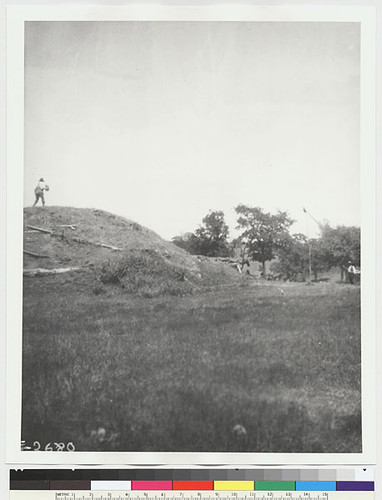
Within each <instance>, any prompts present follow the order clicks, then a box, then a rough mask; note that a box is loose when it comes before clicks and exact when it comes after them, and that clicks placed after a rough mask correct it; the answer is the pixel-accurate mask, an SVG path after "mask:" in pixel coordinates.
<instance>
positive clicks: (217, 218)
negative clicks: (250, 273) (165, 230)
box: [172, 210, 231, 257]
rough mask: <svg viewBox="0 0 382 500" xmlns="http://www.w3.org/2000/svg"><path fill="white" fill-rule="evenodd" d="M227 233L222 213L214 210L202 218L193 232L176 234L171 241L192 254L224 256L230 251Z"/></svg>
mask: <svg viewBox="0 0 382 500" xmlns="http://www.w3.org/2000/svg"><path fill="white" fill-rule="evenodd" d="M228 234H229V230H228V226H227V224H226V223H225V220H224V213H223V212H222V211H219V210H216V211H211V212H210V213H209V214H207V215H206V216H205V217H204V218H203V220H202V224H201V225H200V226H199V227H198V229H196V231H195V232H194V233H187V234H186V235H185V236H183V237H180V236H176V237H175V238H173V240H172V241H173V243H175V245H177V246H179V247H181V248H184V249H185V250H187V251H189V252H190V253H192V254H196V255H206V256H209V257H226V256H228V255H229V254H230V252H231V248H230V245H229V243H228Z"/></svg>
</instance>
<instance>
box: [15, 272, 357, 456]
mask: <svg viewBox="0 0 382 500" xmlns="http://www.w3.org/2000/svg"><path fill="white" fill-rule="evenodd" d="M80 278H81V273H79V274H78V275H75V276H74V275H71V277H69V276H68V275H66V276H46V277H44V278H41V277H40V278H26V279H25V283H24V334H23V335H24V337H23V424H22V439H24V440H26V441H27V442H29V443H31V442H33V441H35V440H38V441H40V443H42V444H44V443H47V442H49V441H51V442H53V441H56V442H57V441H62V442H67V441H72V442H73V443H74V444H75V446H76V449H77V450H81V451H85V450H88V451H93V450H116V451H117V450H119V451H128V450H129V451H252V452H253V451H258V452H359V451H361V393H360V371H361V370H360V355H361V354H360V353H361V349H360V298H359V287H352V286H350V285H345V284H343V285H340V284H334V283H331V284H328V283H321V284H315V285H311V286H307V285H306V284H278V283H277V284H273V283H260V282H258V281H252V282H251V281H246V282H244V283H243V285H242V286H240V285H234V286H232V287H228V286H227V287H220V288H219V289H216V290H210V291H203V292H199V293H194V294H192V295H190V296H186V297H173V296H166V297H156V298H138V297H132V296H129V295H123V294H120V295H118V294H117V295H116V294H114V295H113V294H108V293H101V294H99V295H97V294H95V293H92V292H91V290H89V287H88V286H87V285H86V280H85V281H84V280H81V279H80ZM73 280H74V281H73ZM75 280H78V284H76V283H75ZM74 290H75V291H74ZM237 425H240V426H243V427H244V428H245V431H246V432H241V433H240V432H235V431H234V428H235V426H237Z"/></svg>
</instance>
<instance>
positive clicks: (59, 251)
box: [24, 206, 242, 297]
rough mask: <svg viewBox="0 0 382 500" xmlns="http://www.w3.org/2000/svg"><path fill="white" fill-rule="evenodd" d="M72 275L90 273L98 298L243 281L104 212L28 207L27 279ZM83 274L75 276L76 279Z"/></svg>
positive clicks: (184, 291)
mask: <svg viewBox="0 0 382 500" xmlns="http://www.w3.org/2000/svg"><path fill="white" fill-rule="evenodd" d="M69 270H73V272H74V271H84V272H86V274H87V278H88V279H89V276H90V277H91V278H92V280H93V291H94V293H102V292H104V291H107V290H109V291H110V290H113V291H123V292H125V293H132V294H136V295H142V296H147V297H150V296H156V295H162V294H170V295H182V294H188V293H192V292H193V291H195V290H197V289H200V288H206V287H211V286H224V285H229V284H235V283H239V282H240V281H241V278H242V277H241V276H240V275H239V273H238V272H237V271H236V270H234V269H232V268H231V267H230V266H229V265H228V264H226V263H223V262H219V261H218V260H215V259H213V258H208V257H201V256H194V255H190V254H189V253H188V252H186V251H184V250H183V249H181V248H179V247H177V246H175V245H173V244H172V243H170V242H167V241H165V240H163V239H162V238H161V237H160V236H159V235H158V234H156V233H155V232H153V231H151V230H150V229H147V228H145V227H143V226H141V225H139V224H137V223H136V222H134V221H131V220H128V219H125V218H123V217H120V216H117V215H114V214H111V213H108V212H105V211H103V210H98V209H84V208H72V207H57V206H56V207H44V208H42V207H29V208H25V209H24V274H25V275H26V276H28V275H29V276H36V275H37V276H43V275H47V274H49V275H50V274H51V273H57V274H61V273H64V272H66V271H69ZM89 273H90V274H89ZM83 274H84V273H83V272H80V273H77V274H76V280H79V279H81V278H80V275H83ZM72 276H73V274H72ZM60 278H62V276H60Z"/></svg>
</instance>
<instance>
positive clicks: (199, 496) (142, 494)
mask: <svg viewBox="0 0 382 500" xmlns="http://www.w3.org/2000/svg"><path fill="white" fill-rule="evenodd" d="M233 499H237V500H372V499H374V492H371V491H329V492H319V493H318V492H298V491H294V492H277V494H274V493H272V492H255V491H230V492H228V491H226V492H220V491H214V492H212V491H210V492H192V491H184V492H180V491H166V492H161V491H156V492H153V491H149V492H147V491H129V492H123V491H121V492H106V491H103V492H96V491H94V492H82V491H81V492H70V491H65V492H55V491H53V490H50V491H39V490H35V491H25V490H12V491H11V492H10V500H233Z"/></svg>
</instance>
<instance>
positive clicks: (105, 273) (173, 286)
mask: <svg viewBox="0 0 382 500" xmlns="http://www.w3.org/2000/svg"><path fill="white" fill-rule="evenodd" d="M99 279H100V281H101V282H102V283H103V284H105V285H108V284H109V285H117V286H118V287H119V289H120V290H123V291H124V292H125V293H130V294H134V295H138V296H140V297H147V298H150V297H156V296H158V295H186V294H190V293H192V289H193V287H192V284H191V283H190V281H189V280H188V279H187V277H186V273H185V272H184V271H183V270H182V269H181V268H179V267H176V266H174V265H173V264H171V263H170V262H168V261H167V260H166V259H165V258H164V257H163V256H162V255H161V254H160V253H158V252H156V251H155V250H146V251H133V252H129V253H126V254H125V255H123V256H122V257H120V258H118V259H113V260H110V261H108V262H106V263H105V264H104V265H103V266H102V267H101V269H100V272H99Z"/></svg>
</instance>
